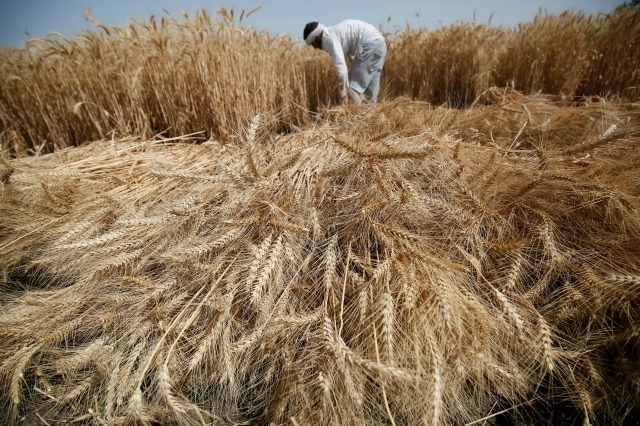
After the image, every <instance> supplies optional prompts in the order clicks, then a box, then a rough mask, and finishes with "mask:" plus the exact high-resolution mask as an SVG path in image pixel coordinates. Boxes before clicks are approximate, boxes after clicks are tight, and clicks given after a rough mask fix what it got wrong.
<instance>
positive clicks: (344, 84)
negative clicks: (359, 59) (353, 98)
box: [322, 34, 349, 98]
mask: <svg viewBox="0 0 640 426" xmlns="http://www.w3.org/2000/svg"><path fill="white" fill-rule="evenodd" d="M322 48H323V49H324V50H326V51H327V52H328V53H329V55H331V61H332V62H333V66H334V68H335V69H336V72H337V73H338V81H339V83H338V84H339V90H340V97H341V98H345V97H346V96H347V91H348V89H349V70H348V69H347V63H346V61H345V58H344V52H343V51H342V46H340V43H338V41H337V40H335V39H334V38H333V37H331V36H330V35H328V34H325V36H324V37H323V38H322Z"/></svg>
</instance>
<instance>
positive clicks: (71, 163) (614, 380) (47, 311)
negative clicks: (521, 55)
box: [0, 94, 640, 425]
mask: <svg viewBox="0 0 640 426" xmlns="http://www.w3.org/2000/svg"><path fill="white" fill-rule="evenodd" d="M508 96H510V97H509V98H508V99H503V100H499V101H496V102H497V104H496V105H486V104H483V105H478V106H476V107H475V108H473V109H471V110H469V111H460V110H446V109H445V108H434V107H430V106H429V105H426V104H421V103H414V102H409V101H403V100H399V101H396V102H389V103H381V104H378V105H372V106H369V107H365V108H362V109H360V110H358V111H355V112H354V111H351V110H349V109H347V108H344V109H343V108H339V109H333V110H329V111H326V112H325V118H326V119H325V120H320V121H318V123H317V124H316V125H315V126H314V127H313V128H309V129H306V130H302V131H300V132H296V133H291V134H288V135H282V136H279V137H272V136H271V135H269V134H267V133H266V130H261V129H268V128H269V126H267V125H264V126H263V125H261V123H262V122H263V121H264V120H266V121H268V120H269V117H268V116H266V115H261V116H259V117H255V118H254V119H253V126H251V125H250V123H251V121H252V120H251V118H249V120H247V130H246V131H243V130H239V132H238V134H239V135H240V137H239V138H238V140H237V142H236V143H230V144H226V145H222V144H218V143H215V142H210V143H206V144H200V145H197V144H194V143H192V142H188V141H185V142H184V143H181V141H180V140H174V141H170V142H166V141H165V142H163V141H155V142H151V141H149V142H146V141H133V140H125V141H117V142H115V145H114V144H113V143H112V142H110V141H107V142H94V143H92V144H91V145H88V146H84V147H78V148H73V149H70V150H65V151H61V152H60V153H56V154H50V155H43V156H39V157H30V158H22V159H17V160H7V164H8V165H9V167H7V169H8V170H11V173H10V176H9V177H8V178H7V179H6V182H4V183H2V185H3V186H2V196H1V198H0V214H1V216H2V217H3V218H4V219H3V222H2V224H0V271H1V274H0V278H1V279H2V285H1V286H0V300H1V303H2V310H1V311H0V339H1V340H2V345H0V359H2V362H1V363H0V389H1V391H0V404H1V408H2V409H1V410H0V411H2V412H3V413H4V414H3V416H4V417H3V420H4V421H5V422H8V423H11V422H13V421H16V420H18V419H31V418H34V419H35V418H36V417H35V416H41V417H42V418H43V419H45V420H47V419H48V420H49V421H51V422H53V421H62V420H66V421H73V420H77V421H79V422H80V421H85V422H87V423H88V422H101V423H104V422H106V423H110V424H111V423H113V424H135V423H149V424H150V423H155V422H159V423H162V424H210V423H212V422H214V423H215V424H237V423H242V422H254V423H260V424H269V423H273V424H287V423H289V424H301V425H302V424H363V425H364V424H388V423H390V424H398V425H401V424H403V425H404V424H417V423H427V424H464V423H466V422H474V421H477V420H479V419H487V418H489V419H490V418H495V417H502V418H503V419H504V418H506V419H511V420H513V421H515V420H514V419H523V418H525V419H535V418H536V415H541V414H539V413H541V412H543V411H544V410H547V409H549V408H548V407H561V408H562V409H563V410H565V411H566V412H568V413H572V414H573V415H574V416H578V417H582V418H584V419H588V420H589V421H591V422H592V423H598V422H600V423H607V422H608V421H611V420H620V419H623V418H624V417H625V415H626V416H628V415H630V414H629V413H633V412H634V410H635V412H636V413H637V410H638V409H639V407H638V405H637V401H638V400H639V398H638V396H639V395H638V390H637V389H638V388H637V383H638V380H640V377H639V376H638V373H637V368H635V366H637V363H638V362H639V361H640V359H638V353H640V351H637V350H635V349H637V344H638V312H639V303H640V286H638V277H639V276H640V263H638V259H639V258H640V252H639V248H640V215H639V214H638V212H639V209H640V203H639V201H638V200H639V198H638V197H639V196H640V179H639V175H638V168H637V167H629V165H630V164H638V161H639V160H640V150H638V145H637V141H638V138H639V137H640V130H639V129H640V127H639V126H638V109H637V107H635V109H634V107H632V106H629V105H617V106H614V105H609V104H597V105H583V106H580V107H576V106H573V107H566V106H562V105H561V104H560V103H553V102H551V101H550V100H546V101H542V100H541V99H540V98H538V97H524V96H520V95H518V94H509V95H508ZM514 96H515V98H514ZM515 100H517V103H518V105H524V106H526V107H523V106H520V108H519V109H518V107H517V106H513V105H512V104H513V103H514V102H515ZM512 108H513V109H515V110H517V112H511V111H510V109H512ZM527 110H528V111H529V114H530V115H531V116H533V117H538V116H543V117H545V120H549V122H550V123H552V125H549V126H548V127H544V126H543V127H540V128H539V129H538V130H536V131H533V132H527V130H526V129H525V130H523V131H522V132H520V131H519V129H520V128H521V127H522V122H523V120H529V118H528V117H527ZM576 112H577V113H578V116H582V117H591V118H594V119H593V120H588V119H587V120H586V121H584V122H582V121H580V120H577V119H576V118H575V117H576V115H574V114H573V113H576ZM576 120H577V121H576ZM356 121H357V123H358V125H355V124H354V123H355V122H356ZM473 123H476V124H475V125H476V126H478V127H477V130H470V128H471V127H472V126H473V125H474V124H473ZM536 123H537V124H538V125H539V124H540V123H539V122H538V121H537V120H535V123H534V124H536ZM585 123H586V124H585ZM613 123H615V124H616V125H617V126H619V127H618V128H617V129H616V130H615V131H613V133H611V134H609V135H607V134H605V133H606V132H607V129H609V128H610V126H611V125H612V124H613ZM482 126H484V127H482ZM555 128H564V129H565V131H564V132H555V131H548V132H546V130H545V129H555ZM515 135H519V137H522V138H526V142H523V143H521V144H511V143H507V142H508V140H509V139H510V138H513V137H514V136H515ZM585 135H590V136H589V138H585V137H584V136H585ZM599 138H601V139H602V140H601V143H597V144H591V143H590V141H595V140H600V139H599ZM512 140H513V139H512ZM523 140H524V139H523ZM584 141H586V142H587V143H586V145H585V147H584V150H583V151H582V150H577V151H571V149H573V148H575V147H576V146H578V145H577V144H578V143H579V142H584ZM511 145H512V146H511ZM587 154H589V156H588V157H587ZM5 167H6V166H5ZM634 348H635V349H634ZM612 375H613V376H612ZM35 389H37V390H38V391H36V392H34V390H35ZM89 410H90V411H89ZM536 413H538V414H536Z"/></svg>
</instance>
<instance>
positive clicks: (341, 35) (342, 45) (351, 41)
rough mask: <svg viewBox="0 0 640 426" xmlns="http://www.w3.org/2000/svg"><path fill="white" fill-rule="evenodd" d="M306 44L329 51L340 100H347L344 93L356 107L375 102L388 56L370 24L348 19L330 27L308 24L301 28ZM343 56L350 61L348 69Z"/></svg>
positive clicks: (377, 33)
mask: <svg viewBox="0 0 640 426" xmlns="http://www.w3.org/2000/svg"><path fill="white" fill-rule="evenodd" d="M304 39H305V42H306V43H307V45H311V46H313V47H314V48H316V49H323V50H326V51H327V52H329V54H330V55H331V60H332V61H333V66H334V67H335V69H336V72H337V73H338V78H339V82H340V83H339V84H340V88H339V89H340V97H341V98H342V99H343V101H346V100H347V90H348V91H349V93H350V94H351V99H352V100H353V102H355V103H356V104H360V103H361V102H362V97H363V95H364V97H365V100H366V101H367V102H377V100H378V92H379V90H380V74H381V73H382V67H383V66H384V59H385V56H386V55H387V44H386V42H385V39H384V37H383V35H382V34H381V33H380V31H378V30H377V29H376V28H375V27H374V26H373V25H371V24H368V23H366V22H363V21H360V20H357V19H347V20H345V21H342V22H340V23H339V24H337V25H334V26H332V27H325V26H324V25H322V24H320V23H318V22H310V23H308V24H307V25H306V26H305V27H304ZM346 56H349V57H350V58H351V70H347V63H346V62H345V58H346Z"/></svg>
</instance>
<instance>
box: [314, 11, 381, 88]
mask: <svg viewBox="0 0 640 426" xmlns="http://www.w3.org/2000/svg"><path fill="white" fill-rule="evenodd" d="M377 39H380V40H384V37H383V35H382V34H380V31H378V30H377V29H376V27H374V26H373V25H371V24H368V23H366V22H363V21H360V20H357V19H347V20H345V21H342V22H340V23H339V24H337V25H334V26H332V27H326V28H325V29H324V31H323V32H322V49H324V50H326V51H327V52H329V54H330V55H331V60H332V62H333V66H334V67H335V69H336V72H337V73H338V78H339V81H340V96H342V97H345V96H347V87H348V85H349V71H348V69H347V63H346V61H345V57H346V56H350V57H353V56H355V54H356V52H357V50H358V47H359V46H361V45H362V44H364V43H368V42H371V41H373V40H377Z"/></svg>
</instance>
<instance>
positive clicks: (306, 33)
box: [303, 22, 318, 40]
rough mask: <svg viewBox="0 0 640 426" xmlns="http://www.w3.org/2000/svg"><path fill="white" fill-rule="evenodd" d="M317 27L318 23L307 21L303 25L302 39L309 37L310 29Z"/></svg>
mask: <svg viewBox="0 0 640 426" xmlns="http://www.w3.org/2000/svg"><path fill="white" fill-rule="evenodd" d="M317 27H318V23H317V22H309V23H308V24H307V25H305V27H304V33H303V34H304V39H305V40H306V39H307V37H309V34H311V31H313V30H315V29H316V28H317Z"/></svg>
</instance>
